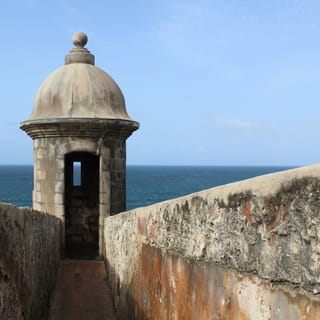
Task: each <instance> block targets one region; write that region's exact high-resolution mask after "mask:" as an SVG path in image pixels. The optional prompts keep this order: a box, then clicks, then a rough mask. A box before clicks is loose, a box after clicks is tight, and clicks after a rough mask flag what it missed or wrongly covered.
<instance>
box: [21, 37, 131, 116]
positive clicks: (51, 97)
mask: <svg viewBox="0 0 320 320" xmlns="http://www.w3.org/2000/svg"><path fill="white" fill-rule="evenodd" d="M73 43H74V45H75V48H73V49H72V50H71V51H70V52H69V54H67V55H66V57H65V65H64V66H63V67H61V68H59V69H57V70H56V71H54V72H53V73H52V74H51V75H49V77H48V78H47V79H46V80H45V81H44V82H43V83H42V85H41V87H40V88H39V90H38V92H37V94H36V97H35V101H34V106H33V112H32V114H31V115H30V117H29V118H28V119H27V120H26V121H28V122H30V121H31V122H37V121H38V120H40V121H41V122H43V121H44V120H49V121H50V120H51V121H52V120H56V121H63V119H68V121H70V120H72V118H75V119H88V118H90V119H92V118H93V119H119V120H129V121H132V119H131V118H130V117H129V115H128V114H127V111H126V107H125V100H124V97H123V94H122V92H121V90H120V88H119V87H118V85H117V84H116V83H115V81H114V80H113V79H112V78H111V77H110V76H109V75H108V74H107V73H106V72H104V71H103V70H101V69H99V68H97V67H96V66H95V65H94V56H93V55H92V54H91V53H90V52H89V51H88V50H87V49H86V48H84V46H85V45H86V43H87V36H86V35H85V34H84V33H82V32H78V33H76V34H75V35H74V36H73Z"/></svg>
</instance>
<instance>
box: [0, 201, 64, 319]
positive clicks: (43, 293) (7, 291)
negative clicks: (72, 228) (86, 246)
mask: <svg viewBox="0 0 320 320" xmlns="http://www.w3.org/2000/svg"><path fill="white" fill-rule="evenodd" d="M60 233H61V220H60V219H58V218H56V217H54V216H52V215H49V214H45V213H40V212H37V211H34V210H32V209H29V208H17V207H15V206H12V205H7V204H1V203H0V319H14V320H20V319H21V320H22V319H23V320H24V319H31V320H33V319H35V320H36V319H46V312H47V307H48V302H49V293H50V291H51V289H52V287H53V285H54V283H55V278H56V272H57V269H58V265H59V261H60V243H61V241H60V236H61V234H60Z"/></svg>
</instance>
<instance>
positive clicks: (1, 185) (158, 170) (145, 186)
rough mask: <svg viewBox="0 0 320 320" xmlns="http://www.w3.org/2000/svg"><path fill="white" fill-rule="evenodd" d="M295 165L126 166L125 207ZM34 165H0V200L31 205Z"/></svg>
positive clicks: (162, 199)
mask: <svg viewBox="0 0 320 320" xmlns="http://www.w3.org/2000/svg"><path fill="white" fill-rule="evenodd" d="M293 168H296V167H295V166H271V165H269V166H261V165H256V166H250V165H237V166H236V165H234V166H229V165H154V164H151V165H140V164H139V165H137V164H134V165H131V164H128V165H127V171H126V198H127V202H126V204H127V210H130V209H134V208H137V207H143V206H146V205H151V204H153V203H157V202H161V201H165V200H169V199H173V198H177V197H180V196H184V195H187V194H190V193H194V192H198V191H202V190H206V189H210V188H213V187H217V186H220V185H224V184H227V183H232V182H237V181H241V180H245V179H249V178H253V177H257V176H261V175H264V174H269V173H274V172H278V171H283V170H289V169H293ZM32 190H33V164H24V165H19V164H9V165H5V164H0V202H5V203H11V204H14V205H16V206H20V207H21V206H23V207H31V206H32Z"/></svg>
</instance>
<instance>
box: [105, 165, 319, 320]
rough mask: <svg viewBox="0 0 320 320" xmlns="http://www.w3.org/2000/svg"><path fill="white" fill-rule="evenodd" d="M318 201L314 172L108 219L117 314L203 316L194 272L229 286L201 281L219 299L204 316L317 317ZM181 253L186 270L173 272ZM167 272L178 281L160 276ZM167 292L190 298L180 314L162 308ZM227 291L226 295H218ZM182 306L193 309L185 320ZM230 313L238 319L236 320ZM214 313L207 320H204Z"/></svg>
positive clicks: (108, 252)
mask: <svg viewBox="0 0 320 320" xmlns="http://www.w3.org/2000/svg"><path fill="white" fill-rule="evenodd" d="M319 200H320V166H319V165H317V166H312V167H306V168H301V169H296V170H289V171H286V172H283V173H277V174H272V175H266V176H262V177H258V178H255V179H250V180H246V181H242V182H239V183H234V184H229V185H225V186H222V187H217V188H213V189H209V190H205V191H202V192H199V193H195V194H192V195H189V196H185V197H181V198H178V199H174V200H170V201H166V202H162V203H158V204H155V205H152V206H148V207H145V208H139V209H136V210H132V211H130V212H126V213H122V214H120V215H116V216H113V217H108V218H106V219H105V226H104V238H105V240H104V241H105V243H104V255H105V259H106V263H107V265H108V270H109V278H110V282H111V287H112V289H113V292H114V296H115V304H116V306H117V310H118V312H119V315H120V314H126V315H132V314H135V315H136V316H137V317H136V319H147V318H148V317H151V318H152V317H153V316H154V315H155V314H156V313H153V311H152V310H157V312H158V313H157V315H158V316H157V318H158V319H201V317H200V318H198V317H196V314H193V313H192V312H193V311H192V312H191V310H189V309H188V308H189V306H190V305H191V306H193V307H194V308H195V309H197V303H198V302H197V301H198V300H197V299H200V300H201V299H202V298H200V297H198V295H201V293H200V292H199V291H198V290H197V286H198V285H199V283H198V281H200V280H199V279H198V280H196V281H195V280H194V277H193V276H191V275H190V272H191V273H192V274H193V272H194V274H197V272H199V276H200V275H201V274H203V275H204V274H207V273H208V272H212V273H213V274H215V273H217V272H218V273H219V274H220V273H221V274H220V276H222V277H223V278H224V280H222V279H220V280H219V281H221V284H218V285H217V286H216V285H215V284H214V283H211V282H210V281H213V280H212V279H211V278H210V277H209V278H208V277H207V278H205V280H201V281H203V282H201V283H203V288H204V290H205V292H211V293H210V294H211V296H210V295H209V297H211V298H212V299H213V300H212V299H211V300H210V299H209V300H210V301H209V300H206V298H204V299H203V301H202V302H199V303H200V306H201V308H200V309H201V310H202V309H203V312H209V313H208V314H210V316H211V318H212V319H220V318H221V319H270V318H272V319H283V318H282V317H284V316H287V317H288V318H290V319H299V317H300V316H301V317H302V315H303V316H305V319H315V318H313V316H315V315H316V316H319V312H320V311H319V310H320V300H319V299H320V297H319V296H318V293H319V292H320V258H319V257H320V244H319V243H320V241H319V235H320V207H319V206H320V202H319ZM146 252H147V253H146ZM154 254H155V256H154ZM175 256H177V257H179V259H178V260H179V261H180V262H179V265H180V267H177V266H175V267H174V265H173V261H176V258H174V260H171V257H175ZM144 257H145V258H144ZM152 257H153V258H152ZM144 259H147V261H149V262H147V261H145V262H143V261H144ZM148 259H149V260H148ZM150 259H151V260H150ZM154 259H156V260H154ZM155 261H158V262H157V263H156V262H155ZM168 261H171V262H168ZM145 263H146V264H145ZM154 263H156V265H154ZM167 263H169V264H167ZM190 263H191V265H192V268H191V271H190V269H189V267H188V266H190ZM203 268H204V269H203ZM152 270H153V271H152ZM161 270H166V271H165V272H162V271H161ZM183 270H185V271H183ZM192 270H195V271H192ZM204 270H206V271H204ZM218 270H220V271H218ZM167 273H169V274H172V277H171V278H170V277H169V276H168V277H167V276H165V277H164V278H162V277H163V276H164V275H165V274H167ZM180 274H181V276H182V274H184V278H179V277H180ZM159 277H160V279H161V280H156V279H159ZM177 277H178V280H173V279H175V278H177ZM217 277H218V275H217ZM242 277H245V279H246V280H245V282H246V283H245V284H244V282H243V278H242ZM210 279H211V280H210ZM172 281H176V282H175V283H176V284H175V285H174V282H172ZM177 281H178V282H177ZM194 281H195V282H194ZM228 284H229V287H228ZM243 286H245V287H246V288H247V289H246V290H243V289H242V288H243ZM165 287H166V288H167V289H165ZM144 288H145V289H144ZM147 288H150V290H154V291H152V292H151V291H147ZM151 288H153V289H151ZM170 288H171V289H170ZM228 288H229V289H228ZM230 288H239V292H240V291H241V290H243V291H242V292H244V293H243V295H242V296H237V292H236V290H238V289H235V291H234V292H231V291H230V290H231V289H230ZM169 289H170V290H173V291H172V292H171V291H170V292H171V293H170V292H169V293H168V292H166V294H169V296H170V297H171V298H170V299H173V300H174V299H175V298H174V297H177V296H179V297H181V299H182V300H183V299H184V301H180V302H181V303H182V304H181V307H178V306H177V305H176V304H173V306H172V308H171V307H170V308H169V307H168V306H167V307H165V308H164V306H166V303H165V301H164V300H163V299H166V298H165V294H163V295H162V296H161V299H162V300H161V299H160V296H159V292H160V291H161V290H169ZM221 289H223V290H227V291H228V290H229V291H228V292H229V293H223V294H222V293H221V294H220V293H218V292H219V290H221ZM144 290H146V291H144ZM185 290H187V291H185ZM227 291H226V292H227ZM171 294H172V296H171ZM155 295H156V296H157V295H158V300H157V299H154V297H155ZM183 297H184V298H183ZM244 297H245V298H244ZM252 297H256V298H254V299H256V300H254V299H253V298H252ZM292 297H297V299H293V298H292ZM249 298H250V299H253V300H254V301H253V302H252V303H253V304H254V309H252V310H253V311H252V310H251V309H250V310H244V303H245V300H246V299H249ZM278 298H279V299H280V300H281V302H279V301H278V300H277V299H278ZM179 299H180V298H179ZM195 299H196V300H195ZM214 299H218V300H214ZM230 299H231V300H230ZM259 299H260V300H259ZM228 301H229V302H228ZM232 301H233V302H232ZM259 301H263V303H262V302H259ZM180 302H179V303H180ZM230 303H231V305H230ZM214 305H215V307H213V306H214ZM128 306H130V307H128ZM130 308H131V309H130ZM163 308H164V309H163ZM181 308H182V309H181ZM183 308H186V309H185V310H189V311H188V312H187V313H184V312H185V310H184V309H183ZM210 308H211V309H210ZM129 309H130V310H129ZM195 309H192V310H195ZM209 309H210V310H209ZM205 310H206V311H205ZM208 310H209V311H208ZM232 310H233V311H232ZM268 310H269V311H268ZM277 310H278V311H277ZM279 310H280V311H279ZM290 310H291V311H290ZM310 310H312V311H310ZM231 311H232V312H235V313H234V314H238V315H242V316H237V317H233V314H232V313H230V312H231ZM171 312H172V313H171ZM199 312H200V311H199ZM225 312H227V313H225ZM228 312H229V313H228ZM237 312H238V313H237ZM196 313H197V312H196ZM181 314H185V315H187V314H189V316H186V318H185V317H181V316H180V315H181ZM208 314H207V313H203V317H202V318H203V319H204V318H205V319H208V317H207V316H208ZM223 314H227V315H228V316H223ZM215 317H216V318H215ZM123 318H124V319H125V317H123ZM129 318H130V316H129ZM131 318H132V319H134V318H135V317H131ZM209 318H210V317H209Z"/></svg>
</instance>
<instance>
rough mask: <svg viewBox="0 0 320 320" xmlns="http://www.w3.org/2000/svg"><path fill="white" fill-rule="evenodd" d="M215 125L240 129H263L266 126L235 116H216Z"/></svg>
mask: <svg viewBox="0 0 320 320" xmlns="http://www.w3.org/2000/svg"><path fill="white" fill-rule="evenodd" d="M215 125H216V126H218V127H220V128H226V129H234V130H240V131H257V130H261V129H264V128H265V127H266V126H265V125H262V124H258V123H255V122H252V121H248V120H241V119H238V118H235V117H231V118H217V119H215Z"/></svg>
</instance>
